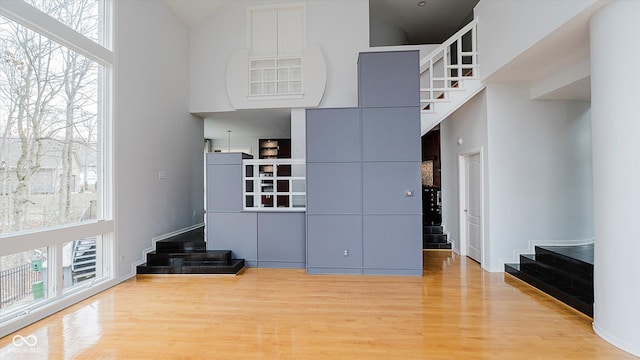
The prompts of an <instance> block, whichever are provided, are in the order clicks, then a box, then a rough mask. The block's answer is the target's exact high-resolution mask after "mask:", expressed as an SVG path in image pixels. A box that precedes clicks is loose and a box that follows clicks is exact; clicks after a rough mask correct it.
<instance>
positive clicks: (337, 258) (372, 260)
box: [306, 51, 422, 275]
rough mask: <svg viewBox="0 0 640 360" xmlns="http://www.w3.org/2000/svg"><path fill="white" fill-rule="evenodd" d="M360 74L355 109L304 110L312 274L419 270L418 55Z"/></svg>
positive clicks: (368, 66) (389, 58)
mask: <svg viewBox="0 0 640 360" xmlns="http://www.w3.org/2000/svg"><path fill="white" fill-rule="evenodd" d="M358 71H359V104H360V107H359V108H358V109H352V108H348V109H314V110H307V122H306V125H307V129H306V131H307V272H309V273H351V274H362V273H364V274H397V275H420V274H422V225H421V212H422V196H421V184H420V181H421V178H420V163H421V141H420V140H421V139H420V107H419V105H420V102H419V88H418V87H419V64H418V53H417V51H409V52H382V53H379V52H376V53H364V54H361V55H360V58H359V63H358ZM407 192H410V193H411V194H410V195H409V196H408V194H407Z"/></svg>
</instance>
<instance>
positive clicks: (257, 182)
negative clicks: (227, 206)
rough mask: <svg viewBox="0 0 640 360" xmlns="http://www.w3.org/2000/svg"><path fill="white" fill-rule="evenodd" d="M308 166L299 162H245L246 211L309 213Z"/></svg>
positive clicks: (277, 160)
mask: <svg viewBox="0 0 640 360" xmlns="http://www.w3.org/2000/svg"><path fill="white" fill-rule="evenodd" d="M305 165H306V163H305V161H304V160H296V159H259V160H253V159H252V160H243V161H242V177H243V183H242V194H243V201H244V204H243V208H244V210H254V211H305V210H306V206H307V193H306V166H305Z"/></svg>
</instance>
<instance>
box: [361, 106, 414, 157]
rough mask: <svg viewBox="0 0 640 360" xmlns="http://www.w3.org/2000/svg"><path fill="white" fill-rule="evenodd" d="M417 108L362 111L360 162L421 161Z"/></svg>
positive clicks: (369, 109)
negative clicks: (361, 160)
mask: <svg viewBox="0 0 640 360" xmlns="http://www.w3.org/2000/svg"><path fill="white" fill-rule="evenodd" d="M421 157H422V149H421V139H420V108H419V107H417V106H416V107H400V108H395V107H394V108H366V109H362V159H363V160H364V161H421Z"/></svg>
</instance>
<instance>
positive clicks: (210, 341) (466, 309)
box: [0, 251, 634, 360]
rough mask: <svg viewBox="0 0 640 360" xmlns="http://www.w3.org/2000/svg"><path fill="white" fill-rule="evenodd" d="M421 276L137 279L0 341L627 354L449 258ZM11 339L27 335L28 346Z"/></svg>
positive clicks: (509, 283)
mask: <svg viewBox="0 0 640 360" xmlns="http://www.w3.org/2000/svg"><path fill="white" fill-rule="evenodd" d="M424 259H425V261H424V268H425V271H424V276H423V277H398V276H393V277H392V276H346V275H335V276H334V275H306V274H305V272H304V270H285V269H255V268H252V269H247V270H245V271H244V272H242V273H241V274H240V275H239V276H229V275H223V276H220V275H160V276H154V275H145V276H138V277H137V278H135V279H131V280H128V281H126V282H124V283H122V284H120V285H118V286H116V287H114V288H112V289H109V290H107V291H105V292H103V293H101V294H99V295H97V296H94V297H92V298H90V299H87V300H85V301H83V302H81V303H79V304H76V305H74V306H72V307H70V308H68V309H66V310H64V311H61V312H59V313H57V314H55V315H53V316H51V317H48V318H46V319H44V320H42V321H40V322H37V323H35V324H33V325H31V326H29V327H27V328H25V329H22V330H20V331H18V332H17V333H15V334H12V335H9V336H6V337H4V338H2V339H0V358H1V359H3V360H8V359H72V358H77V359H608V360H610V359H632V358H634V357H633V356H631V355H629V354H627V353H625V352H623V351H621V350H618V349H616V348H615V347H613V346H612V345H610V344H608V343H607V342H605V341H604V340H602V339H600V338H599V337H598V336H597V335H595V334H594V332H593V330H592V329H591V319H590V318H588V317H586V316H584V315H582V314H580V313H578V312H577V311H575V310H573V309H571V308H569V307H567V306H565V305H563V304H562V303H560V302H558V301H556V300H554V299H553V298H551V297H549V296H547V295H544V294H542V293H540V292H538V291H537V290H535V289H534V288H532V287H531V286H529V285H526V284H524V283H522V282H520V281H519V280H516V279H515V278H512V277H510V276H509V275H506V274H502V273H495V274H492V273H488V272H485V271H483V270H481V268H480V266H479V265H478V264H477V263H475V262H474V261H472V260H470V259H467V258H461V257H459V256H457V255H455V254H453V253H451V252H449V251H426V252H425V253H424ZM15 335H20V336H23V337H25V338H26V337H28V336H30V335H34V336H35V338H37V345H35V346H33V347H32V348H29V349H28V351H27V349H26V348H25V347H24V346H21V347H17V346H16V345H14V344H13V343H12V339H13V338H14V336H15Z"/></svg>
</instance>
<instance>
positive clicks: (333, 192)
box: [307, 162, 362, 214]
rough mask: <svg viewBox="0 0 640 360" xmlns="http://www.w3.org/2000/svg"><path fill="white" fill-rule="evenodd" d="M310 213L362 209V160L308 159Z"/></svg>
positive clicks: (352, 211) (358, 212)
mask: <svg viewBox="0 0 640 360" xmlns="http://www.w3.org/2000/svg"><path fill="white" fill-rule="evenodd" d="M307 213H308V214H360V213H362V165H361V163H359V162H358V163H307Z"/></svg>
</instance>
